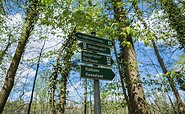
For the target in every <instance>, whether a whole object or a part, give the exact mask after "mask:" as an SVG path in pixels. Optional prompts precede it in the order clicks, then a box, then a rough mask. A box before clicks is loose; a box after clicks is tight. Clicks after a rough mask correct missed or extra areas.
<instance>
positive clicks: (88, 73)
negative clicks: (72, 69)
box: [80, 65, 115, 80]
mask: <svg viewBox="0 0 185 114" xmlns="http://www.w3.org/2000/svg"><path fill="white" fill-rule="evenodd" d="M80 75H81V77H83V78H94V79H102V80H112V79H113V78H114V76H115V74H114V72H113V71H112V70H111V69H106V68H98V67H92V66H85V65H81V66H80Z"/></svg>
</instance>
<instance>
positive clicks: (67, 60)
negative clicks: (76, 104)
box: [58, 29, 76, 114]
mask: <svg viewBox="0 0 185 114" xmlns="http://www.w3.org/2000/svg"><path fill="white" fill-rule="evenodd" d="M74 31H75V29H74ZM74 31H73V32H74ZM73 32H72V33H71V34H70V35H69V39H70V41H69V43H68V44H67V47H66V53H65V55H64V56H63V59H62V60H63V66H64V68H62V69H60V72H61V73H60V74H61V76H62V80H61V89H60V107H59V111H58V114H64V113H65V105H66V94H67V92H66V90H67V88H66V86H67V77H68V75H69V72H70V70H71V69H72V66H71V64H70V59H71V57H72V55H73V52H74V50H75V46H76V40H75V38H74V37H73Z"/></svg>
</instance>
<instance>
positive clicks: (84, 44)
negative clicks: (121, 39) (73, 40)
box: [78, 42, 110, 54]
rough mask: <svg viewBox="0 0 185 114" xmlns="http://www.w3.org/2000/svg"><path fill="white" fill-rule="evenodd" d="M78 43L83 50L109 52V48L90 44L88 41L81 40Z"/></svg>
mask: <svg viewBox="0 0 185 114" xmlns="http://www.w3.org/2000/svg"><path fill="white" fill-rule="evenodd" d="M78 45H79V47H80V48H81V49H83V50H87V51H93V52H99V53H104V54H110V48H106V47H102V46H98V45H94V44H90V43H87V42H81V43H79V44H78Z"/></svg>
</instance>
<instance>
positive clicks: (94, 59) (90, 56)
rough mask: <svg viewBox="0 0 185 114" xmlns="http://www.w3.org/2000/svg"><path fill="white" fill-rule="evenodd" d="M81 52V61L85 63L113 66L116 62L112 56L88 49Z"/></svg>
mask: <svg viewBox="0 0 185 114" xmlns="http://www.w3.org/2000/svg"><path fill="white" fill-rule="evenodd" d="M81 54H82V55H81V61H82V62H85V63H91V64H96V65H107V66H111V65H112V64H113V63H114V61H113V60H112V58H111V57H110V56H106V55H100V54H95V53H90V52H86V51H82V53H81Z"/></svg>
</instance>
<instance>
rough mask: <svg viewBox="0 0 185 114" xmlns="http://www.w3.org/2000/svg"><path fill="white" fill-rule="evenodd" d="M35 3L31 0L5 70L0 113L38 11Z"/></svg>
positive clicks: (34, 0)
mask: <svg viewBox="0 0 185 114" xmlns="http://www.w3.org/2000/svg"><path fill="white" fill-rule="evenodd" d="M37 5H38V1H37V0H33V1H32V5H31V6H30V7H29V9H28V14H27V17H26V21H25V24H24V27H23V30H22V33H21V37H20V39H19V42H18V46H17V49H16V52H15V54H14V57H13V59H12V62H11V64H10V67H9V69H8V71H7V74H6V77H5V82H4V85H3V87H2V89H1V91H0V114H1V113H2V111H3V108H4V106H5V104H6V101H7V99H8V96H9V94H10V92H11V90H12V88H13V85H14V78H15V74H16V71H17V68H18V65H19V62H20V60H21V56H22V54H23V52H24V48H25V46H26V42H27V41H28V38H29V35H30V33H31V31H32V29H33V28H34V22H35V21H36V20H35V19H34V18H35V17H36V16H37V13H38V12H37Z"/></svg>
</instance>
